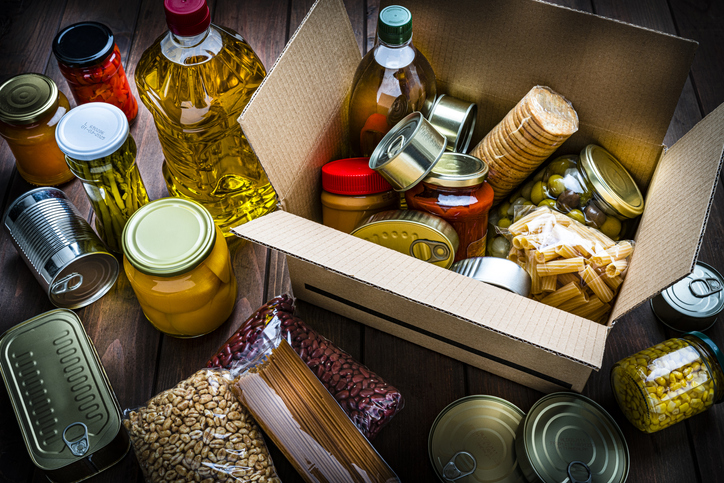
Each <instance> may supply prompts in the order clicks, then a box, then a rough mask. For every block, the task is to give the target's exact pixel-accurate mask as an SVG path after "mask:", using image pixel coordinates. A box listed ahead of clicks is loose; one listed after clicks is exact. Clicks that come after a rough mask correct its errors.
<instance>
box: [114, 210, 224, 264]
mask: <svg viewBox="0 0 724 483" xmlns="http://www.w3.org/2000/svg"><path fill="white" fill-rule="evenodd" d="M121 240H122V243H123V254H124V255H125V256H126V258H127V259H128V261H129V262H130V263H131V265H133V266H134V267H135V268H136V269H137V270H139V271H140V272H143V273H145V274H147V275H160V276H162V277H171V276H174V275H181V274H183V273H186V272H188V271H189V270H193V269H194V268H196V267H197V266H198V265H199V264H200V263H201V262H203V261H204V260H205V259H206V258H207V257H208V256H209V254H210V253H211V250H213V248H214V243H215V241H216V231H215V227H214V219H213V218H212V217H211V214H210V213H209V212H208V211H207V210H206V208H204V207H203V206H201V205H200V204H198V203H195V202H193V201H189V200H185V199H182V198H163V199H160V200H156V201H153V202H151V203H149V204H147V205H144V206H142V207H141V208H140V209H139V210H138V211H136V212H135V213H134V214H133V215H132V216H131V218H129V219H128V222H127V223H126V227H125V228H124V229H123V236H122V237H121Z"/></svg>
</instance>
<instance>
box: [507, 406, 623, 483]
mask: <svg viewBox="0 0 724 483" xmlns="http://www.w3.org/2000/svg"><path fill="white" fill-rule="evenodd" d="M515 447H516V454H517V456H518V462H519V463H520V467H521V469H522V470H523V473H524V474H525V476H526V478H527V479H528V481H531V482H533V481H535V482H538V481H542V482H544V483H559V482H561V481H568V480H567V478H568V477H569V471H570V468H569V467H570V465H571V464H572V463H579V464H580V465H581V466H585V467H586V468H585V469H586V470H587V471H588V472H589V474H590V475H591V476H592V480H593V481H601V482H606V483H623V482H625V481H626V478H627V477H628V471H629V463H630V460H629V451H628V445H627V444H626V440H625V439H624V436H623V433H622V432H621V428H619V427H618V424H616V421H614V420H613V418H612V417H611V415H610V414H608V412H606V410H605V409H603V408H602V407H601V406H599V405H598V404H597V403H595V402H594V401H592V400H591V399H589V398H587V397H585V396H582V395H580V394H577V393H571V392H559V393H554V394H549V395H548V396H545V397H543V398H542V399H540V400H538V402H536V403H535V404H534V405H533V407H532V408H531V409H530V411H529V412H528V415H527V416H526V417H525V420H524V421H523V423H522V424H521V425H520V426H519V427H518V435H517V438H516V442H515ZM580 462H583V463H585V465H584V464H583V463H580ZM573 476H574V477H576V479H578V480H580V481H585V480H586V477H585V474H584V475H581V474H580V473H578V474H574V475H573Z"/></svg>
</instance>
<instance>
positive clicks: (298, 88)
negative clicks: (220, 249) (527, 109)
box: [235, 0, 724, 368]
mask: <svg viewBox="0 0 724 483" xmlns="http://www.w3.org/2000/svg"><path fill="white" fill-rule="evenodd" d="M383 3H384V2H383ZM404 4H405V6H407V7H408V8H409V9H410V10H411V11H412V14H413V19H414V20H413V22H414V41H415V45H416V46H417V47H418V48H419V49H420V50H421V51H422V52H423V54H424V55H425V56H426V57H427V58H428V60H429V61H430V63H431V65H432V66H433V69H434V70H435V73H436V77H437V82H438V92H441V93H448V94H451V95H453V96H455V97H459V98H462V99H465V100H469V101H473V102H477V103H478V106H479V115H478V122H477V127H476V131H475V134H474V137H473V141H474V142H477V141H479V140H480V139H481V138H482V136H483V135H484V134H485V133H486V132H488V131H489V130H490V129H491V128H492V127H493V126H494V125H495V124H496V123H497V122H499V121H500V119H502V117H503V116H504V115H505V114H506V113H507V112H508V111H509V110H510V109H511V108H512V107H514V105H515V104H516V103H517V102H518V101H519V100H520V98H521V97H522V96H523V95H525V93H526V92H527V91H528V90H529V89H530V88H531V87H532V86H534V85H538V84H540V85H548V86H550V87H552V88H553V89H555V90H557V91H558V92H560V93H561V94H563V95H564V96H566V97H567V98H568V99H569V100H570V101H571V102H572V103H573V106H574V107H575V108H576V110H577V112H578V114H579V117H580V119H581V128H580V129H579V131H578V132H577V133H576V134H575V135H574V136H573V137H571V138H570V139H569V140H568V141H567V142H566V143H565V144H564V145H563V147H562V148H561V152H563V153H569V152H578V151H579V150H580V149H581V148H582V147H583V146H585V145H586V144H589V143H595V144H599V145H602V146H604V147H605V148H607V149H608V150H610V151H611V152H612V153H613V154H614V155H615V156H617V157H618V158H619V159H620V160H621V162H622V163H623V164H624V165H625V166H626V168H627V169H628V170H629V171H630V172H631V173H632V175H633V176H634V178H635V179H636V180H637V182H638V183H639V186H640V187H641V188H642V190H643V191H644V192H646V191H648V193H647V208H646V211H645V213H644V215H643V219H642V221H641V225H640V227H639V232H638V234H637V246H636V250H635V252H634V256H633V260H632V264H631V267H630V271H629V274H628V277H627V280H626V283H624V285H623V286H622V291H621V293H620V295H619V298H618V301H617V304H616V306H615V307H614V311H613V314H612V317H611V321H610V322H609V327H610V325H611V322H612V321H613V320H614V319H615V318H617V317H620V316H621V315H623V314H624V313H626V312H627V311H629V310H631V309H632V308H634V307H635V306H636V305H638V304H641V303H642V302H644V301H645V300H646V299H647V298H649V297H651V296H653V295H655V294H656V293H658V292H659V291H661V290H663V289H664V288H666V287H667V286H668V285H670V284H672V283H674V282H675V281H676V280H678V279H680V278H682V277H684V276H686V275H687V274H688V273H689V272H690V271H691V269H692V266H693V263H694V262H695V260H696V256H697V253H698V247H699V243H700V238H701V235H702V234H703V230H704V228H705V225H706V220H707V218H708V213H709V206H710V203H711V199H712V197H713V192H714V189H715V188H716V182H717V176H718V172H719V168H720V164H721V155H722V146H723V144H724V129H723V127H724V109H723V108H721V107H720V108H719V109H718V110H717V111H715V112H714V113H712V114H711V115H710V116H709V117H707V119H705V120H704V121H702V122H701V123H700V124H699V125H698V126H697V127H696V128H695V129H693V130H692V131H691V132H690V133H689V134H687V135H686V136H685V137H684V138H682V139H681V140H680V141H679V142H678V143H677V144H676V145H675V146H674V147H673V148H671V149H670V150H669V151H668V152H666V153H664V152H663V151H664V147H663V146H662V142H663V139H664V136H665V134H666V130H667V127H668V125H669V123H670V120H671V117H672V115H673V112H674V109H675V107H676V103H677V100H678V98H679V95H680V93H681V90H682V88H683V85H684V82H685V80H686V76H687V74H688V70H689V66H690V64H691V61H692V59H693V55H694V50H695V48H696V43H695V42H693V41H689V40H685V39H681V38H677V37H673V36H670V35H666V34H662V33H658V32H654V31H651V30H646V29H643V28H639V27H634V26H631V25H627V24H624V23H621V22H616V21H613V20H609V19H604V18H601V17H597V16H595V15H590V14H586V13H583V12H578V11H574V10H569V9H566V8H562V7H557V6H554V5H550V4H546V3H542V2H538V1H534V0H512V1H509V2H498V1H496V0H483V1H472V0H469V1H463V0H460V1H457V2H439V1H438V0H417V1H406V2H404ZM359 61H360V53H359V48H358V46H357V42H356V40H355V37H354V33H353V31H352V27H351V24H350V22H349V18H348V17H347V14H346V11H345V7H344V4H343V3H342V1H341V0H318V1H317V2H316V3H315V4H314V6H313V7H312V9H311V10H310V13H309V14H308V15H307V17H306V18H305V20H304V21H303V22H302V24H301V26H300V27H299V29H298V30H297V32H296V33H295V34H294V36H293V37H292V39H291V40H290V42H289V44H288V45H287V47H286V48H285V50H284V52H283V53H282V55H281V56H280V58H279V59H278V60H277V62H276V64H275V65H274V66H273V68H272V69H271V70H270V72H269V74H268V76H267V77H266V79H265V80H264V82H263V83H262V85H261V87H260V88H259V89H258V90H257V92H256V93H255V95H254V97H253V98H252V101H251V102H250V103H249V105H248V106H247V107H246V109H245V110H244V112H243V113H242V115H241V117H240V118H239V122H240V124H241V126H242V128H243V130H244V133H245V134H246V136H247V138H248V140H249V142H250V144H251V146H252V148H253V149H254V151H255V152H256V154H257V156H258V157H259V159H260V160H261V163H262V165H263V166H264V169H265V170H266V172H267V174H268V176H269V179H270V181H271V183H272V185H273V186H274V188H275V189H276V191H277V193H278V195H279V199H280V203H281V206H282V208H283V209H284V210H285V211H286V212H277V213H272V214H270V215H267V216H264V217H262V218H260V219H257V220H254V221H252V222H249V223H247V224H245V225H242V226H240V227H237V228H236V229H235V232H236V233H237V234H238V235H239V236H241V237H243V238H247V239H249V240H252V241H255V242H258V243H261V244H264V245H267V246H270V247H272V248H274V249H278V250H280V251H283V252H285V253H287V254H289V255H291V256H294V257H297V258H299V259H302V260H306V261H308V262H310V263H313V264H315V265H319V266H323V267H325V268H326V269H328V270H330V271H333V272H336V273H339V274H342V275H344V276H346V277H350V278H353V279H356V280H359V281H361V282H363V283H365V284H369V285H373V286H376V287H378V288H379V289H381V290H384V291H389V292H393V293H397V294H399V295H400V296H402V297H404V298H407V299H408V300H412V301H415V302H417V303H419V304H424V305H427V306H430V307H433V308H435V309H436V310H439V311H443V312H446V313H449V314H452V315H454V316H456V317H459V318H461V319H463V320H465V321H467V322H469V323H472V324H477V325H481V326H484V327H486V328H488V329H490V330H493V331H500V332H501V333H504V334H507V335H509V336H510V337H513V338H515V339H519V340H524V341H526V342H528V343H530V344H534V345H536V346H538V347H541V348H543V349H545V350H548V351H552V352H555V353H558V354H560V355H563V356H565V357H567V358H571V359H573V360H576V361H578V362H580V363H582V364H584V365H586V366H588V367H594V368H599V367H600V366H601V362H602V358H603V349H604V345H605V337H606V333H607V331H608V328H609V327H605V326H601V325H599V324H596V323H594V322H591V321H588V320H585V319H581V318H579V317H575V316H573V315H570V314H566V313H564V312H561V311H559V310H557V309H554V308H550V307H546V306H543V305H541V304H539V303H537V302H535V301H533V300H527V299H523V298H521V297H518V296H515V295H511V294H505V293H504V292H502V291H500V290H499V289H496V288H494V287H490V286H487V285H485V284H480V283H477V282H475V281H472V280H465V279H464V277H462V276H459V275H457V274H454V273H451V272H449V271H445V270H443V269H440V268H439V267H435V266H430V265H428V264H426V263H424V262H420V261H419V260H415V259H412V258H410V257H406V256H405V255H401V254H397V253H396V252H392V251H390V250H388V249H385V248H382V247H378V246H376V245H373V244H371V243H368V242H365V241H362V240H358V239H356V238H355V237H352V236H349V235H346V234H343V233H340V232H337V231H335V230H332V229H330V228H327V227H324V226H322V225H320V224H319V223H318V222H319V221H321V204H320V200H319V196H320V192H321V174H320V168H321V166H322V165H323V164H325V163H327V162H328V161H330V160H333V159H338V158H341V157H344V156H345V155H346V154H347V146H348V142H347V122H348V119H347V107H348V99H349V93H350V92H349V91H350V89H351V84H352V79H353V76H354V72H355V70H356V68H357V65H358V63H359ZM659 161H660V162H659ZM655 170H656V174H655V176H653V174H654V171H655ZM652 176H653V177H652ZM413 280H414V281H422V282H421V283H411V281H413ZM499 303H500V304H503V305H499ZM421 323H424V322H421ZM438 330H439V329H438Z"/></svg>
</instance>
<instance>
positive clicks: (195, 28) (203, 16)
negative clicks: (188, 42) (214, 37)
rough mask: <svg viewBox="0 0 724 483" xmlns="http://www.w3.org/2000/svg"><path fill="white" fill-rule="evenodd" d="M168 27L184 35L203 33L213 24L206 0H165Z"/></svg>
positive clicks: (177, 33)
mask: <svg viewBox="0 0 724 483" xmlns="http://www.w3.org/2000/svg"><path fill="white" fill-rule="evenodd" d="M163 7H164V9H165V10H166V23H167V24H168V29H169V30H170V31H171V32H172V33H174V34H176V35H180V36H182V37H191V36H194V35H199V34H201V33H203V32H204V31H205V30H206V29H207V28H209V24H211V14H210V13H209V6H208V5H207V4H206V0H164V2H163Z"/></svg>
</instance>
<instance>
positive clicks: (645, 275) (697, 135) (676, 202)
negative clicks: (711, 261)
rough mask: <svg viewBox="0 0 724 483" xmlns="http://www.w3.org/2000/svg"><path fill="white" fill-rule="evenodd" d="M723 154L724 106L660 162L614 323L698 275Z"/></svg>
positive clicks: (647, 200) (668, 152)
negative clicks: (677, 284)
mask: <svg viewBox="0 0 724 483" xmlns="http://www.w3.org/2000/svg"><path fill="white" fill-rule="evenodd" d="M723 154H724V104H722V105H720V106H719V107H718V108H717V109H716V110H715V111H714V112H712V113H711V114H709V115H708V116H707V117H706V118H704V119H703V120H702V121H701V122H699V123H698V124H697V125H696V126H695V127H694V129H692V130H691V131H689V132H688V133H687V134H686V135H685V136H684V137H682V138H681V139H680V140H679V141H678V142H677V143H676V144H674V146H673V147H671V149H669V150H668V151H667V152H666V153H665V154H664V156H663V157H662V159H661V162H660V163H659V165H658V168H657V169H656V173H655V175H654V179H653V181H652V182H651V187H650V189H649V193H648V196H647V197H646V210H645V211H644V214H643V216H642V218H641V224H640V225H639V231H638V235H637V237H636V238H637V240H639V241H638V243H637V244H636V248H635V249H634V254H633V257H632V260H631V267H630V269H629V273H628V275H626V281H625V282H624V284H623V286H622V288H621V293H620V294H619V297H618V301H617V302H616V306H615V307H614V311H613V314H612V317H611V320H615V319H617V318H618V317H620V316H622V315H623V314H625V313H626V312H628V311H630V310H631V309H633V308H634V307H636V306H637V305H639V304H641V303H642V302H645V301H646V300H647V299H649V298H651V297H653V296H654V295H656V294H657V293H659V292H661V291H662V290H663V289H665V288H666V287H668V286H670V285H671V284H673V283H675V282H676V281H677V280H680V279H681V278H683V277H685V276H687V275H688V274H689V273H691V271H692V270H693V269H694V264H695V263H696V259H697V257H698V255H699V248H700V246H701V239H702V237H703V235H704V230H706V222H707V220H708V219H709V211H710V209H711V203H712V202H713V199H714V191H715V190H716V188H717V185H718V181H719V173H720V170H721V165H722V156H723Z"/></svg>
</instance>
